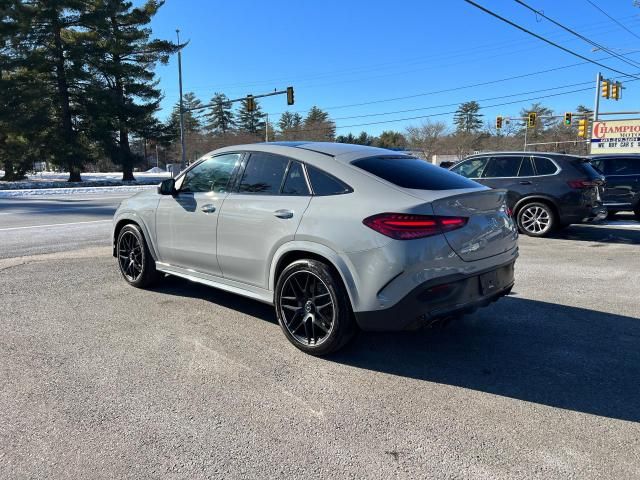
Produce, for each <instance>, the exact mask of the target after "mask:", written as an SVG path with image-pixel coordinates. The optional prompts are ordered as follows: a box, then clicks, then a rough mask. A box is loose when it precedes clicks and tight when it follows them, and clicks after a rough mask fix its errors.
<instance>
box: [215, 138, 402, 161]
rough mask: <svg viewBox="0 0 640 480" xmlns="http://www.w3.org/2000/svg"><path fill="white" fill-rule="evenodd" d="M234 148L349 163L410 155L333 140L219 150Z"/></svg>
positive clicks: (239, 146) (248, 145) (274, 143)
mask: <svg viewBox="0 0 640 480" xmlns="http://www.w3.org/2000/svg"><path fill="white" fill-rule="evenodd" d="M234 150H248V151H251V150H253V151H261V152H272V153H277V154H284V155H286V153H287V150H289V152H290V153H293V152H296V151H297V152H299V153H301V150H302V151H304V150H306V151H309V152H315V153H319V154H322V155H325V156H329V157H333V158H335V159H336V160H338V161H341V162H344V163H349V162H351V161H352V160H355V159H357V158H363V157H371V156H379V155H385V156H388V155H394V156H409V155H407V154H406V153H404V152H398V151H394V150H387V149H386V148H378V147H369V146H366V145H357V144H353V143H333V142H309V141H302V140H301V141H291V142H268V143H249V144H244V145H233V146H229V147H224V148H221V149H218V150H215V152H216V153H218V152H225V151H234Z"/></svg>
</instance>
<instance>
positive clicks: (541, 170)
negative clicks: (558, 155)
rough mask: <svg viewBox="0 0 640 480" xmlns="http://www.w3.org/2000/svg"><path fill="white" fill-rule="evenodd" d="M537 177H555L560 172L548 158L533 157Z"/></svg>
mask: <svg viewBox="0 0 640 480" xmlns="http://www.w3.org/2000/svg"><path fill="white" fill-rule="evenodd" d="M533 163H534V164H535V166H536V174H537V175H553V174H554V173H556V172H557V171H558V167H556V164H555V163H553V162H552V161H551V160H549V159H548V158H543V157H533Z"/></svg>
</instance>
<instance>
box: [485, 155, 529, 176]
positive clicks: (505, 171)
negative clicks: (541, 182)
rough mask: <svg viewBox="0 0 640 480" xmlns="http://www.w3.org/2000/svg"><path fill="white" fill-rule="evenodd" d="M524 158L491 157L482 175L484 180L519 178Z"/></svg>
mask: <svg viewBox="0 0 640 480" xmlns="http://www.w3.org/2000/svg"><path fill="white" fill-rule="evenodd" d="M521 163H522V157H520V156H517V157H515V156H514V157H509V156H500V157H491V158H490V159H489V163H488V164H487V167H486V168H485V169H484V172H483V173H482V177H483V178H500V177H517V176H518V170H519V169H520V164H521Z"/></svg>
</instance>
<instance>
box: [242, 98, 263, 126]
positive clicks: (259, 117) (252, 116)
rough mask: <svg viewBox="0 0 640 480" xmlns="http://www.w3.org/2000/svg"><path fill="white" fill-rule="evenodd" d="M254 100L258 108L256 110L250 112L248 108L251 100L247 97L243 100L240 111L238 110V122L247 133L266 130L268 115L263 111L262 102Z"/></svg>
mask: <svg viewBox="0 0 640 480" xmlns="http://www.w3.org/2000/svg"><path fill="white" fill-rule="evenodd" d="M254 102H255V106H256V108H255V110H254V111H252V112H250V111H249V110H248V107H249V102H248V101H247V100H246V99H245V100H243V101H242V103H241V106H240V111H239V112H238V120H237V124H238V128H239V129H240V130H244V131H245V132H247V133H253V134H257V133H259V132H262V131H263V130H264V125H265V117H266V115H265V114H264V113H262V108H261V107H260V104H259V103H258V102H257V101H256V100H254Z"/></svg>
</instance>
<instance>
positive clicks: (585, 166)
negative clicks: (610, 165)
mask: <svg viewBox="0 0 640 480" xmlns="http://www.w3.org/2000/svg"><path fill="white" fill-rule="evenodd" d="M574 165H576V167H577V168H578V170H582V171H583V172H584V173H586V174H587V177H589V178H600V177H602V172H601V171H600V170H599V169H598V168H597V167H596V166H595V165H593V164H592V163H591V162H590V161H589V159H588V158H580V159H579V160H577V161H576V162H574Z"/></svg>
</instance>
